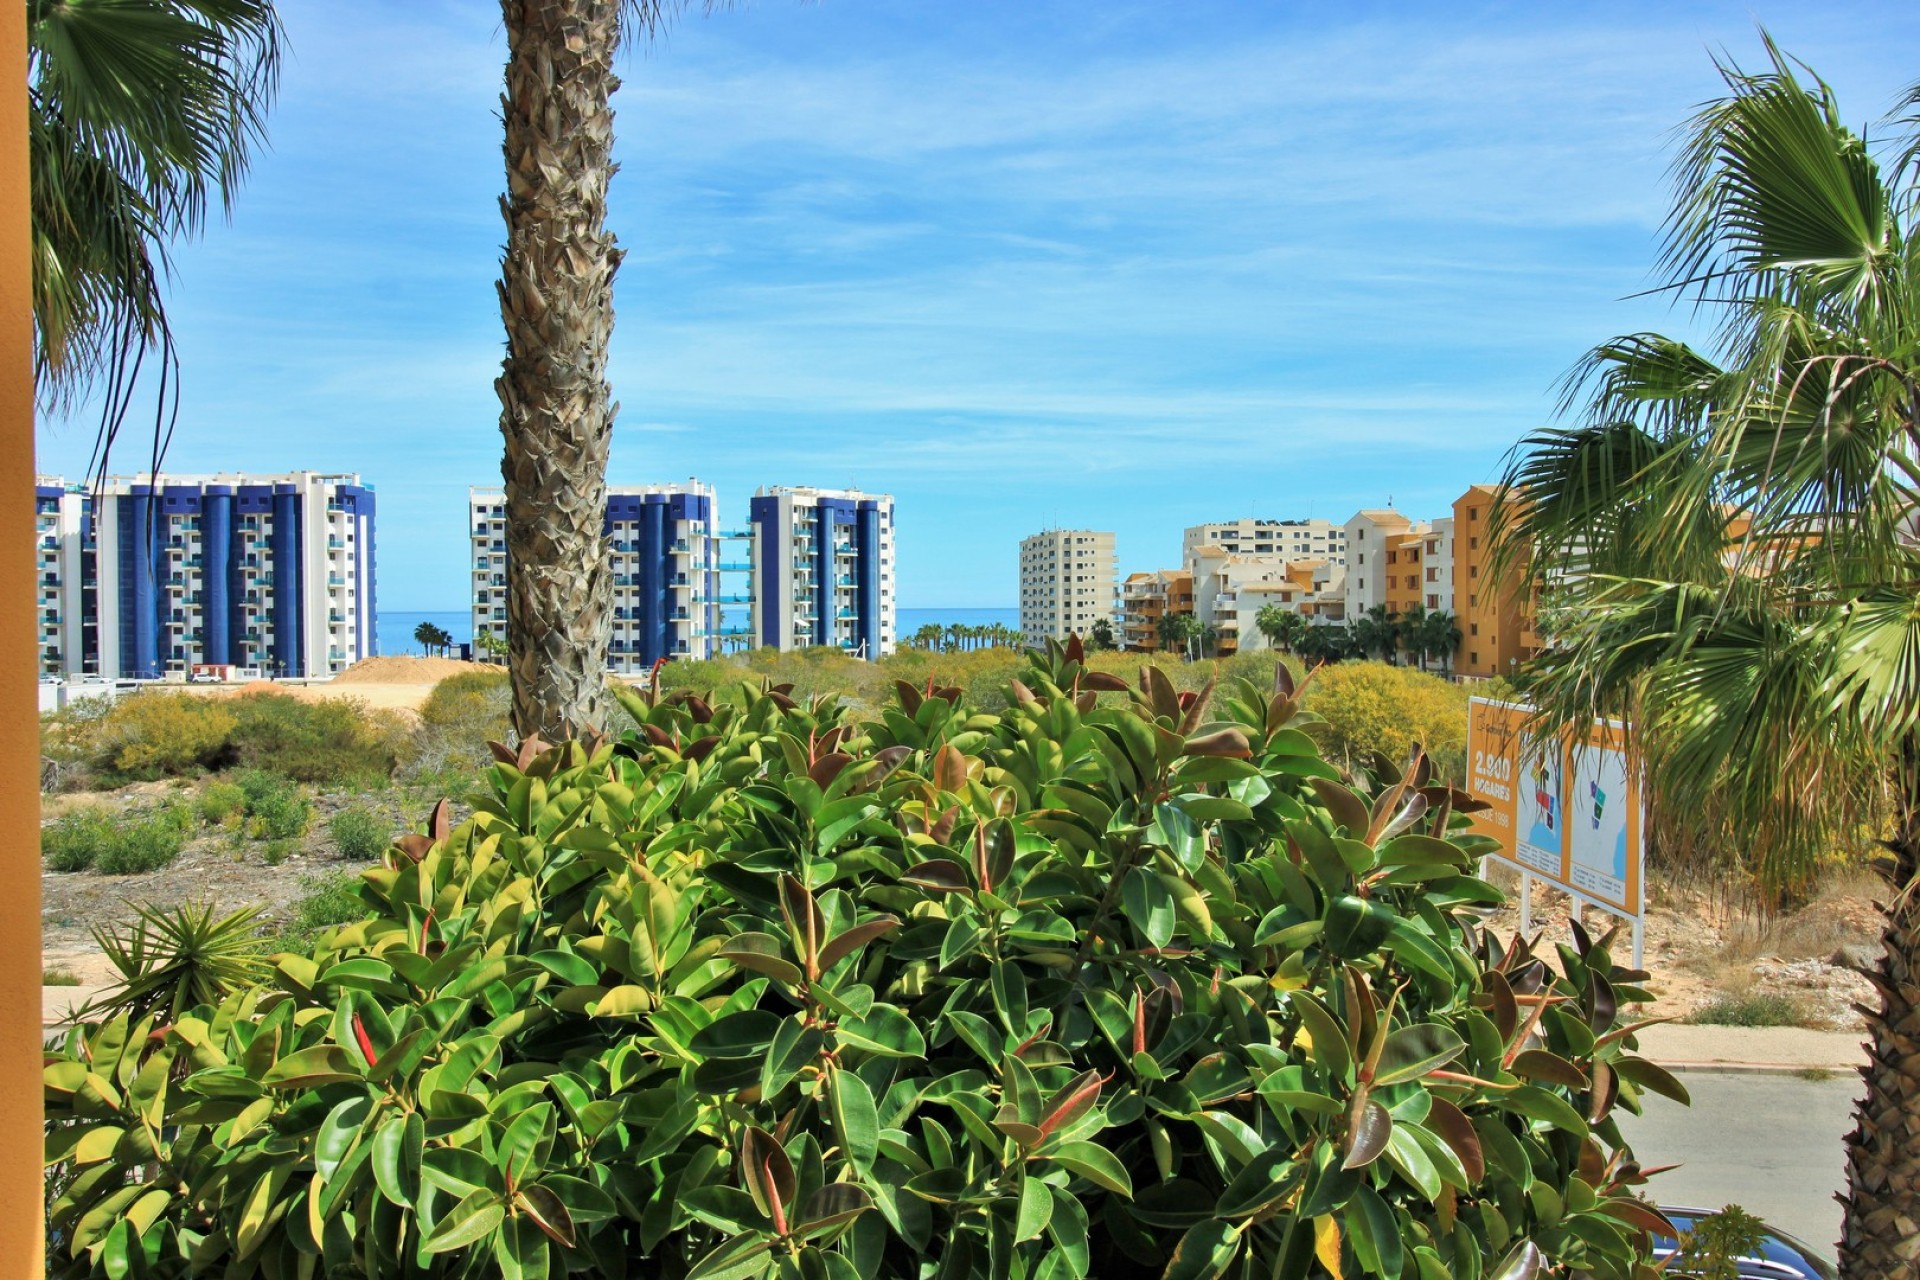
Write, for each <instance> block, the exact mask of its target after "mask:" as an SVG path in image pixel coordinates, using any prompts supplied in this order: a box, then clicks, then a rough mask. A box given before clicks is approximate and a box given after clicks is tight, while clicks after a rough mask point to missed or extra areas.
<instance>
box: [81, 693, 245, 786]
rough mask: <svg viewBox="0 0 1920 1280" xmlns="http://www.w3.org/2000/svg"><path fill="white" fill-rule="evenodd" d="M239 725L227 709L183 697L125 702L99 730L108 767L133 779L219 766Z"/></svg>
mask: <svg viewBox="0 0 1920 1280" xmlns="http://www.w3.org/2000/svg"><path fill="white" fill-rule="evenodd" d="M237 723H238V721H237V720H236V718H235V717H234V715H233V713H232V712H230V711H228V710H227V708H226V706H225V704H224V703H222V702H219V701H216V700H214V699H212V698H197V697H193V696H192V695H189V694H184V693H159V692H147V693H139V694H135V695H133V696H131V697H126V698H122V699H121V700H120V701H119V702H117V703H115V704H114V706H113V708H112V710H110V711H108V712H107V713H106V715H105V717H104V718H103V720H102V723H101V725H100V730H99V733H100V739H99V742H100V746H101V748H102V751H101V754H102V755H103V757H104V758H105V761H106V763H107V764H108V766H109V767H111V768H113V769H115V770H118V771H119V772H121V773H123V774H127V775H129V776H132V777H144V778H153V777H162V776H166V775H179V774H185V773H193V772H195V771H197V770H200V769H206V768H212V767H215V766H216V765H218V764H219V763H220V762H221V760H222V758H223V757H224V756H225V754H226V752H227V747H228V741H229V739H230V738H231V736H232V734H233V730H234V726H235V725H236V724H237Z"/></svg>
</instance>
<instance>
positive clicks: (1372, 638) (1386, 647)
mask: <svg viewBox="0 0 1920 1280" xmlns="http://www.w3.org/2000/svg"><path fill="white" fill-rule="evenodd" d="M1349 625H1350V627H1351V629H1352V631H1353V633H1354V638H1355V639H1356V640H1358V641H1359V643H1360V652H1361V653H1362V654H1363V655H1366V654H1379V655H1380V660H1381V661H1382V662H1392V661H1393V651H1394V646H1395V645H1396V644H1398V643H1399V636H1400V631H1399V628H1398V627H1397V626H1395V625H1394V619H1393V610H1391V609H1389V608H1387V606H1385V605H1384V604H1376V605H1373V606H1371V607H1370V608H1369V609H1368V610H1367V611H1366V612H1365V613H1363V614H1361V615H1360V617H1359V618H1358V619H1356V620H1355V621H1354V622H1352V623H1351V624H1349Z"/></svg>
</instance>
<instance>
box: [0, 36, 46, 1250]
mask: <svg viewBox="0 0 1920 1280" xmlns="http://www.w3.org/2000/svg"><path fill="white" fill-rule="evenodd" d="M24 7H25V6H24V5H22V4H18V3H15V4H9V5H7V6H6V13H7V15H8V16H7V17H6V19H4V20H0V67H12V68H13V70H11V71H8V72H6V73H5V74H4V75H0V82H4V83H6V84H10V85H12V86H13V90H12V91H11V92H9V93H4V94H0V760H4V761H6V762H7V767H6V770H5V771H4V772H0V859H4V860H5V869H4V870H0V875H4V877H5V883H6V886H7V891H6V893H4V894H0V1080H4V1081H5V1082H6V1084H5V1086H4V1087H0V1206H3V1207H0V1276H4V1277H19V1278H20V1280H26V1278H27V1277H35V1278H36V1280H37V1277H40V1276H43V1275H45V1274H46V1271H45V1268H44V1267H43V1266H42V1265H41V1251H42V1249H43V1248H44V1246H45V1240H44V1238H43V1237H42V1235H41V1219H40V1213H39V1208H40V1204H41V1194H40V1168H41V1158H40V1153H41V1150H42V1148H41V1138H40V1125H41V1106H40V1085H39V1080H40V1064H41V1058H42V1053H41V1043H40V776H39V775H40V771H39V769H38V768H37V767H36V763H35V762H37V761H38V760H39V759H40V704H39V690H38V688H37V685H38V677H37V675H36V673H37V672H38V671H39V670H40V664H39V661H38V655H37V652H36V645H35V640H36V636H35V632H34V625H33V609H34V602H35V600H36V599H38V595H37V593H36V592H35V590H34V585H33V570H34V538H33V318H32V314H33V313H32V289H31V282H32V279H33V268H32V266H31V263H30V261H29V258H28V235H27V228H28V216H27V95H26V94H25V93H24V92H22V89H23V87H24V86H25V85H26V82H27V23H26V19H25V17H24V16H23V12H22V11H23V9H24Z"/></svg>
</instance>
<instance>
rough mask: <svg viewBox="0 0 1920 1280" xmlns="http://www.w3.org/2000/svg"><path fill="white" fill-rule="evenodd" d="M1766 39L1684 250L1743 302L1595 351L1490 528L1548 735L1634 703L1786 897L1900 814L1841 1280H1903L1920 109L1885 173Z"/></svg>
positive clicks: (1915, 738) (1914, 993) (1915, 688)
mask: <svg viewBox="0 0 1920 1280" xmlns="http://www.w3.org/2000/svg"><path fill="white" fill-rule="evenodd" d="M1767 50H1768V54H1769V56H1770V59H1771V62H1772V66H1771V68H1770V69H1768V70H1766V71H1764V72H1761V73H1759V74H1751V73H1748V72H1744V71H1742V70H1740V69H1739V68H1737V67H1734V66H1731V65H1723V66H1722V67H1721V68H1720V70H1721V73H1722V75H1723V77H1724V79H1725V82H1726V85H1727V89H1728V93H1727V95H1726V96H1725V97H1724V98H1722V99H1720V100H1719V101H1717V102H1714V103H1712V104H1710V105H1708V106H1707V107H1706V108H1704V109H1703V110H1702V111H1701V112H1700V114H1699V115H1698V116H1696V117H1695V118H1694V119H1693V121H1692V122H1691V123H1690V125H1689V127H1688V131H1687V141H1686V145H1685V150H1684V152H1683V154H1682V158H1681V161H1680V163H1679V164H1678V166H1677V167H1676V171H1675V172H1676V180H1677V184H1676V185H1677V192H1676V199H1675V203H1674V207H1673V212H1672V214H1671V216H1670V218H1669V221H1668V224H1667V235H1666V246H1665V253H1664V257H1663V262H1662V265H1663V268H1664V270H1665V273H1666V277H1667V283H1668V287H1669V288H1671V289H1672V290H1673V291H1674V292H1675V293H1676V294H1686V295H1689V296H1690V297H1691V298H1692V299H1694V300H1695V301H1697V302H1698V303H1700V304H1703V305H1705V306H1707V307H1709V308H1711V309H1712V310H1713V311H1715V312H1717V313H1718V316H1719V321H1720V323H1719V327H1718V329H1717V331H1716V333H1715V335H1714V337H1713V339H1712V344H1711V350H1710V351H1698V350H1695V349H1693V348H1691V347H1688V346H1686V345H1684V344H1682V343H1680V342H1677V341H1675V340H1673V339H1670V338H1666V337H1662V336H1660V335H1658V334H1635V335H1632V336H1629V337H1624V338H1618V339H1615V340H1614V341H1612V342H1609V343H1606V344H1603V345H1602V346H1600V347H1597V348H1595V349H1594V350H1593V351H1592V352H1591V353H1590V354H1589V355H1588V356H1587V357H1586V359H1585V360H1584V361H1583V362H1582V363H1581V364H1580V365H1579V366H1578V367H1577V368H1576V370H1575V372H1574V373H1573V374H1572V375H1570V377H1569V383H1568V392H1567V405H1566V407H1567V409H1568V411H1569V414H1570V415H1573V414H1577V421H1576V423H1575V424H1574V425H1572V426H1568V427H1560V428H1555V429H1552V430H1548V431H1542V432H1540V433H1537V434H1535V435H1534V436H1532V437H1529V438H1528V439H1527V440H1526V441H1525V442H1524V443H1523V444H1522V446H1521V448H1520V450H1519V451H1518V453H1517V454H1516V457H1515V459H1514V461H1513V462H1512V464H1511V466H1510V468H1509V470H1508V473H1507V476H1506V478H1505V479H1506V492H1507V493H1508V494H1517V495H1521V497H1522V498H1523V500H1512V499H1508V498H1503V499H1502V501H1500V502H1499V503H1497V504H1496V506H1495V510H1494V513H1493V527H1494V531H1495V535H1496V549H1497V552H1498V556H1499V558H1500V559H1501V560H1502V561H1504V562H1505V563H1508V564H1520V563H1524V564H1526V565H1527V571H1528V573H1529V574H1530V576H1531V579H1532V585H1533V586H1534V587H1535V588H1536V589H1538V590H1540V591H1541V592H1542V593H1543V595H1542V611H1541V617H1542V624H1543V627H1544V628H1545V629H1546V630H1547V631H1548V633H1549V636H1550V639H1551V645H1550V647H1549V648H1548V650H1547V651H1546V653H1545V654H1544V655H1543V656H1542V657H1541V658H1539V659H1537V660H1536V661H1535V663H1534V664H1532V666H1531V668H1530V669H1529V671H1528V672H1527V674H1526V676H1525V677H1524V678H1525V680H1526V683H1527V688H1528V692H1529V693H1530V694H1531V696H1532V697H1533V699H1534V701H1535V702H1536V703H1537V704H1538V705H1540V706H1541V707H1542V709H1543V716H1544V717H1545V718H1546V719H1547V720H1548V721H1549V722H1550V723H1554V724H1559V725H1570V724H1574V723H1581V722H1584V721H1585V720H1586V719H1587V718H1588V717H1590V716H1591V715H1593V714H1594V713H1595V712H1596V711H1603V712H1611V713H1614V714H1620V715H1623V716H1625V717H1627V718H1629V719H1630V720H1631V721H1632V722H1633V724H1634V725H1635V730H1636V735H1637V741H1638V746H1639V748H1640V750H1641V752H1642V753H1643V755H1644V757H1645V762H1646V767H1647V771H1648V777H1649V778H1651V779H1652V780H1653V784H1654V791H1655V797H1656V799H1657V801H1658V802H1659V803H1661V804H1663V805H1666V806H1668V807H1670V808H1671V809H1673V810H1674V811H1677V812H1687V813H1698V814H1705V815H1712V816H1713V817H1714V818H1716V819H1717V820H1718V821H1720V822H1721V823H1722V824H1723V825H1724V827H1725V828H1726V829H1728V830H1731V831H1737V832H1738V834H1739V836H1740V838H1741V840H1742V845H1743V847H1750V848H1753V849H1756V850H1759V851H1760V853H1759V857H1760V858H1761V860H1762V861H1761V867H1760V871H1761V874H1762V875H1763V877H1765V879H1766V880H1767V882H1768V883H1772V884H1775V885H1779V884H1788V883H1792V882H1794V881H1795V880H1798V879H1800V878H1801V877H1804V876H1805V875H1807V874H1808V873H1809V871H1810V869H1811V866H1812V862H1813V858H1814V856H1815V854H1816V853H1817V852H1818V851H1820V850H1822V849H1825V848H1829V847H1832V846H1833V845H1834V844H1835V843H1839V842H1842V841H1845V840H1847V839H1848V838H1849V837H1850V835H1851V832H1852V831H1853V830H1854V829H1856V825H1857V824H1858V823H1860V822H1861V821H1862V820H1863V819H1866V820H1871V819H1873V818H1875V817H1876V816H1881V815H1883V822H1884V836H1885V839H1884V846H1885V849H1886V853H1887V856H1886V858H1885V860H1884V862H1885V866H1884V869H1885V870H1886V871H1887V872H1888V874H1889V876H1890V878H1891V881H1892V886H1893V890H1894V892H1893V893H1892V894H1891V895H1890V898H1889V902H1890V904H1891V905H1890V907H1889V909H1888V914H1887V920H1886V926H1885V931H1884V934H1883V942H1884V954H1883V956H1882V957H1881V959H1880V962H1879V963H1878V965H1877V966H1876V969H1877V971H1876V972H1874V973H1872V974H1871V975H1870V976H1871V977H1872V978H1873V979H1874V985H1875V987H1876V988H1878V990H1879V993H1880V997H1881V1002H1882V1003H1881V1007H1879V1008H1877V1009H1872V1010H1868V1011H1867V1013H1866V1017H1867V1026H1868V1033H1869V1035H1870V1037H1871V1040H1872V1051H1871V1056H1870V1061H1869V1065H1868V1066H1867V1068H1866V1071H1865V1088H1866V1095H1865V1097H1864V1098H1863V1100H1862V1101H1861V1103H1860V1124H1859V1127H1858V1128H1857V1129H1856V1131H1855V1132H1854V1133H1853V1134H1852V1135H1851V1136H1850V1137H1849V1138H1848V1140H1847V1172H1848V1190H1847V1193H1846V1196H1845V1202H1846V1225H1845V1228H1844V1232H1843V1238H1842V1240H1841V1244H1840V1273H1841V1275H1842V1276H1843V1277H1844V1278H1845V1280H1867V1278H1868V1277H1873V1278H1874V1280H1886V1278H1889V1277H1896V1276H1899V1277H1911V1276H1914V1275H1915V1274H1917V1273H1920V1236H1916V1234H1915V1232H1914V1231H1913V1229H1912V1225H1911V1224H1912V1223H1914V1222H1916V1221H1920V1144H1916V1143H1914V1142H1912V1141H1911V1140H1910V1138H1909V1137H1908V1135H1909V1134H1910V1133H1911V1132H1913V1131H1914V1130H1915V1129H1916V1128H1920V1050H1916V1048H1915V1043H1916V1040H1915V1030H1914V1028H1915V1027H1916V1026H1920V898H1917V897H1916V893H1915V890H1916V887H1920V886H1916V872H1920V613H1917V612H1916V610H1915V607H1914V600H1915V592H1916V585H1915V584H1916V583H1920V545H1917V544H1916V540H1915V537H1914V515H1913V513H1914V511H1915V509H1916V503H1920V471H1917V470H1916V466H1915V461H1914V459H1915V455H1916V452H1920V394H1916V390H1915V389H1916V387H1920V308H1917V307H1916V299H1920V223H1917V221H1916V202H1915V188H1914V183H1913V179H1914V177H1915V161H1916V159H1920V128H1917V127H1915V126H1916V125H1920V113H1916V114H1910V115H1909V117H1908V119H1907V121H1906V125H1907V136H1906V138H1905V139H1904V142H1905V144H1906V150H1905V152H1904V155H1903V156H1902V160H1901V165H1900V168H1899V169H1898V170H1897V171H1896V172H1895V173H1894V174H1893V175H1892V177H1888V176H1885V175H1883V174H1882V173H1881V171H1880V169H1879V167H1878V166H1877V165H1876V163H1875V161H1874V159H1873V158H1872V155H1871V154H1870V153H1869V150H1868V147H1867V145H1866V143H1865V141H1864V140H1863V139H1862V138H1860V137H1858V136H1857V135H1855V134H1854V133H1852V132H1851V131H1849V130H1848V129H1847V128H1846V127H1845V126H1843V125H1842V124H1841V122H1840V113H1839V109H1838V106H1837V104H1836V103H1835V100H1834V96H1833V93H1832V91H1831V90H1830V89H1829V88H1828V87H1827V86H1826V85H1825V84H1824V83H1821V82H1820V81H1818V80H1817V78H1816V79H1814V80H1813V83H1812V84H1811V85H1808V84H1803V83H1802V81H1801V79H1800V78H1799V75H1798V74H1797V73H1796V71H1795V69H1794V66H1793V64H1792V63H1791V62H1790V61H1789V60H1788V59H1787V58H1785V57H1784V56H1783V55H1782V54H1781V53H1780V52H1779V50H1778V49H1777V48H1775V47H1774V46H1773V44H1772V43H1771V41H1769V42H1768V45H1767ZM1905 106H1906V107H1907V108H1909V109H1910V110H1912V109H1915V108H1920V86H1916V87H1915V89H1914V90H1913V91H1912V92H1911V94H1910V95H1909V97H1908V99H1907V100H1906V103H1905ZM1523 553H1524V556H1525V558H1524V559H1523V558H1522V556H1523Z"/></svg>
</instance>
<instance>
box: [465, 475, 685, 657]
mask: <svg viewBox="0 0 1920 1280" xmlns="http://www.w3.org/2000/svg"><path fill="white" fill-rule="evenodd" d="M506 501H507V500H506V494H505V493H504V492H503V491H501V490H500V489H473V490H470V491H469V493H468V496H467V531H468V534H469V536H470V538H471V542H472V547H473V578H472V581H473V634H474V637H475V639H478V638H479V637H480V636H482V635H492V636H493V637H495V638H496V639H498V640H500V641H502V642H504V641H505V640H506V638H507V507H506ZM714 515H715V503H714V497H713V490H712V489H711V488H709V487H708V486H706V485H703V484H701V483H700V482H699V481H697V480H689V481H687V482H686V483H685V484H667V485H644V486H639V487H621V486H609V487H608V489H607V517H606V534H607V549H608V553H609V555H610V556H611V557H612V565H611V568H612V572H613V632H612V637H611V640H610V642H609V644H608V649H607V665H608V666H609V667H610V668H612V669H613V670H614V671H620V672H637V671H645V670H647V668H649V667H651V666H652V665H653V664H654V662H655V661H656V660H657V659H660V658H706V657H711V656H712V655H713V654H714V652H715V651H716V640H715V636H716V633H717V632H718V631H719V629H720V605H719V595H720V591H719V569H720V561H719V555H720V551H719V547H720V543H719V540H718V538H716V537H715V535H714Z"/></svg>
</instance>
